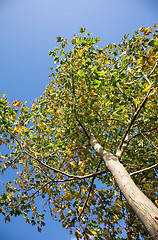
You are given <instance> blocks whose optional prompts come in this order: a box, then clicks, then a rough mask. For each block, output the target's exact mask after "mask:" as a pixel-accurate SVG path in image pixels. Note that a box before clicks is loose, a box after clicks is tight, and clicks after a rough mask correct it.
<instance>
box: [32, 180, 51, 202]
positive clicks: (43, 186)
mask: <svg viewBox="0 0 158 240" xmlns="http://www.w3.org/2000/svg"><path fill="white" fill-rule="evenodd" d="M51 182H52V181H49V182H47V183H45V184H44V185H42V186H41V187H40V188H39V189H38V190H37V191H36V192H34V193H33V194H32V195H31V196H30V198H33V197H34V196H35V195H36V194H37V193H38V192H39V191H41V190H42V189H43V188H45V187H46V186H47V185H48V184H50V183H51Z"/></svg>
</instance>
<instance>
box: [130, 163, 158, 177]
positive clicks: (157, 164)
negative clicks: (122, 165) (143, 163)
mask: <svg viewBox="0 0 158 240" xmlns="http://www.w3.org/2000/svg"><path fill="white" fill-rule="evenodd" d="M157 166H158V163H156V164H154V165H152V166H151V167H148V168H144V169H141V170H139V171H136V172H132V173H130V176H132V175H134V174H138V173H140V172H144V171H147V170H150V169H152V168H154V167H157Z"/></svg>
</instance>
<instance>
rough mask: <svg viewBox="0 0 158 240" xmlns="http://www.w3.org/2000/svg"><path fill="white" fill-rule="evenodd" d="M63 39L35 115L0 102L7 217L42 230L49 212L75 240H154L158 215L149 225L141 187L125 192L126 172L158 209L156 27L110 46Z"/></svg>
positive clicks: (82, 37)
mask: <svg viewBox="0 0 158 240" xmlns="http://www.w3.org/2000/svg"><path fill="white" fill-rule="evenodd" d="M57 42H58V43H59V46H58V47H56V48H55V49H54V50H53V51H50V53H49V54H50V56H52V57H53V58H54V64H55V66H53V67H51V70H52V74H51V75H50V76H49V77H50V83H49V84H48V86H47V87H46V89H45V91H44V94H43V95H42V96H40V98H36V100H35V101H34V103H33V104H32V106H31V109H29V108H28V107H27V102H23V103H22V102H21V101H20V100H15V101H14V102H13V103H12V104H9V102H8V99H7V97H6V95H5V94H4V95H3V96H2V98H1V99H0V135H1V137H0V145H2V144H4V145H6V146H7V147H8V149H9V152H8V153H4V154H2V153H1V155H0V165H1V172H2V173H4V172H6V174H7V173H9V174H8V175H7V178H8V181H7V182H6V183H4V186H5V192H4V193H2V194H1V196H0V212H1V214H3V215H4V219H5V221H6V222H7V221H10V218H11V216H18V215H21V214H22V215H23V216H24V218H25V220H26V222H27V223H30V224H32V225H35V224H36V225H37V227H38V230H39V231H41V229H42V227H43V226H44V225H45V222H44V216H45V214H48V213H50V214H51V216H52V217H53V218H54V219H56V220H59V221H61V222H62V226H63V227H65V228H67V229H69V231H70V234H72V233H73V232H74V233H75V236H76V239H81V238H82V237H84V239H90V237H91V236H93V237H94V239H95V240H98V239H149V234H150V235H152V237H153V239H157V237H158V235H156V234H158V232H156V229H158V210H157V208H156V207H155V208H154V210H151V209H150V208H149V206H147V207H148V210H149V212H154V213H153V214H151V219H152V221H151V219H150V222H151V225H152V226H149V227H147V225H148V224H146V223H145V222H146V219H147V218H148V217H146V212H145V213H144V212H143V211H145V210H141V208H140V212H142V215H143V216H144V219H145V220H144V222H143V221H142V219H143V216H139V206H137V210H138V211H137V210H135V209H134V208H133V205H132V204H135V202H136V201H137V200H135V198H134V192H135V188H134V187H133V190H130V192H128V190H127V189H126V192H125V191H124V188H126V186H127V185H128V180H127V181H126V179H125V180H124V176H125V175H126V176H127V179H130V180H129V181H131V184H134V182H135V184H136V185H137V187H138V189H140V190H141V192H142V194H145V195H146V196H147V198H148V199H149V201H150V200H151V203H152V204H153V203H154V204H155V205H158V200H157V191H158V188H157V187H158V185H157V177H158V175H157V166H158V163H157V156H156V155H157V149H158V117H157V113H158V102H157V99H158V91H157V90H158V87H157V73H158V69H157V65H158V60H157V57H158V35H157V24H155V25H154V28H153V29H152V28H150V27H148V28H145V27H141V28H140V29H139V30H138V31H135V33H134V35H133V37H131V38H130V37H129V35H125V36H124V37H123V38H122V41H121V43H120V44H118V45H117V44H116V43H113V44H109V45H107V46H105V47H103V48H99V47H98V46H97V45H99V43H100V38H98V37H97V38H93V37H92V35H91V34H90V33H86V31H85V29H83V28H81V29H80V34H79V36H76V35H74V37H73V39H72V41H71V45H72V46H71V47H70V46H69V45H70V44H69V43H68V40H67V39H65V38H62V37H57ZM111 163H112V164H111ZM10 167H11V170H8V168H10ZM119 167H121V168H120V170H119ZM113 169H114V170H113ZM9 171H11V174H10V172H9ZM124 171H125V172H124ZM13 173H15V175H13ZM10 176H11V177H10ZM130 176H131V177H130ZM9 177H10V179H9ZM131 178H132V179H131ZM123 186H124V187H123ZM133 186H135V185H133ZM131 194H133V195H131ZM143 196H144V195H143ZM138 197H139V196H138ZM39 199H40V202H41V205H43V207H41V206H40V205H39ZM142 205H145V204H144V203H143V202H142ZM133 209H134V210H133ZM152 209H153V207H152ZM155 209H156V210H155ZM156 211H157V212H156ZM149 214H150V213H149ZM154 214H155V215H154ZM156 214H157V215H156ZM142 222H143V225H144V226H145V227H144V226H143V225H142ZM145 228H146V229H145ZM151 228H152V229H153V230H150V229H151ZM151 233H152V234H151ZM153 233H154V234H153Z"/></svg>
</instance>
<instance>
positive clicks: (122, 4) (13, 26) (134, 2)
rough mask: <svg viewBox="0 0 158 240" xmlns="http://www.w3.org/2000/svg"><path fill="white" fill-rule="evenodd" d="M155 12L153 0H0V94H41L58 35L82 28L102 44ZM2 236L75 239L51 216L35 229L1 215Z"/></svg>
mask: <svg viewBox="0 0 158 240" xmlns="http://www.w3.org/2000/svg"><path fill="white" fill-rule="evenodd" d="M157 13H158V1H157V0H78V1H76V0H0V96H1V95H2V94H3V93H6V94H7V96H8V98H9V101H10V102H12V101H13V100H16V99H19V100H20V101H27V102H28V104H29V105H30V104H31V103H32V100H33V99H35V98H36V97H38V96H40V95H41V94H42V93H43V91H44V89H45V87H46V85H47V84H48V82H49V78H48V76H49V74H50V69H49V67H50V66H52V58H50V57H49V54H48V52H49V50H53V49H54V47H55V46H56V37H57V36H64V37H66V38H68V40H69V39H71V38H72V37H73V34H76V35H77V34H78V32H79V29H80V28H81V27H86V29H87V31H88V32H91V33H93V36H95V37H97V36H100V37H101V41H102V43H101V44H102V46H104V45H107V44H108V43H114V42H116V43H119V42H120V41H121V37H123V36H124V34H128V33H129V34H130V36H132V34H133V33H134V31H135V30H137V29H138V28H139V27H141V26H145V27H149V26H151V27H152V26H153V25H154V23H157V22H158V14H157ZM1 151H2V146H0V152H1ZM1 178H2V176H0V179H1ZM0 184H1V183H0ZM0 189H2V186H0ZM0 239H2V240H21V239H23V240H28V239H29V240H57V239H58V240H74V239H73V238H72V237H71V236H69V234H68V231H67V230H65V229H62V227H61V224H60V223H58V222H54V221H52V220H51V218H50V217H48V218H47V225H46V227H45V228H44V229H43V230H42V232H41V233H39V232H37V230H36V228H35V227H32V226H30V225H29V224H26V223H25V220H24V219H23V218H15V219H13V220H12V222H11V223H7V224H5V223H4V222H3V221H2V216H0Z"/></svg>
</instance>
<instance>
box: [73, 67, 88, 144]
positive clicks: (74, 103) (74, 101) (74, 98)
mask: <svg viewBox="0 0 158 240" xmlns="http://www.w3.org/2000/svg"><path fill="white" fill-rule="evenodd" d="M71 77H72V93H73V110H74V114H75V118H76V120H77V122H78V124H79V126H80V127H81V129H82V130H83V132H84V134H85V136H86V137H87V138H88V140H90V136H89V134H88V132H87V130H86V129H85V127H84V126H83V124H82V123H81V121H80V119H79V118H78V116H77V111H76V95H75V81H74V77H73V73H72V68H71Z"/></svg>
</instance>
